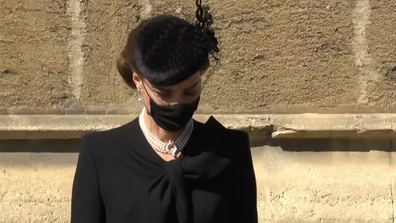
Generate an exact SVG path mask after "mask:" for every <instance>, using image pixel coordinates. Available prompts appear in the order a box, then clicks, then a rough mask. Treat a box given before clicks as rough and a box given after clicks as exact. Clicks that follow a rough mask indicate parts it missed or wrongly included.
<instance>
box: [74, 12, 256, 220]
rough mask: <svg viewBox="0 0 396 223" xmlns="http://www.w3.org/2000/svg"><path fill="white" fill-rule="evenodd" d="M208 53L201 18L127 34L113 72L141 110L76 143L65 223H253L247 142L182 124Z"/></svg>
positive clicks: (211, 45)
mask: <svg viewBox="0 0 396 223" xmlns="http://www.w3.org/2000/svg"><path fill="white" fill-rule="evenodd" d="M197 15H202V14H200V13H198V14H197ZM205 17H206V16H205ZM198 18H199V16H198ZM217 51H218V48H217V40H216V38H215V36H214V33H213V31H212V30H211V29H210V28H209V26H208V21H206V20H203V19H199V21H198V22H197V24H191V23H189V22H188V21H186V20H183V19H181V18H178V17H174V16H168V15H162V16H156V17H153V18H151V19H148V20H146V21H144V22H142V23H141V24H140V25H139V26H138V27H137V28H136V29H134V30H133V31H132V32H131V34H130V35H129V37H128V41H127V44H126V47H125V49H124V50H123V51H122V53H121V55H120V57H119V58H118V61H117V66H118V70H119V72H120V74H121V75H122V77H123V79H124V81H125V82H126V83H127V84H128V85H129V86H130V87H131V88H134V89H137V90H138V91H139V93H140V95H141V97H142V99H143V100H142V101H143V103H144V109H143V110H142V113H141V114H140V116H139V117H138V118H136V119H135V120H133V121H131V122H130V123H127V124H125V125H123V126H120V127H118V128H115V129H111V130H108V131H103V132H96V133H90V134H87V135H85V136H84V137H82V140H81V142H82V146H81V150H80V154H79V159H78V164H77V169H76V173H75V178H74V183H73V191H72V210H71V223H102V222H107V223H210V222H216V223H223V222H224V223H225V222H227V223H228V222H243V223H257V222H258V221H257V208H256V180H255V175H254V169H253V164H252V157H251V153H250V148H249V139H248V135H247V134H246V133H244V132H241V131H237V130H230V129H227V128H224V127H223V126H222V125H221V124H220V123H219V122H217V121H216V120H215V119H214V118H213V117H211V118H210V119H209V120H208V121H207V122H206V123H205V124H203V123H199V122H197V121H195V120H193V119H192V116H193V114H194V112H195V111H196V109H197V107H198V103H199V99H200V94H201V75H203V73H204V72H205V70H206V69H207V68H208V66H209V61H210V60H209V57H210V56H211V55H213V54H215V53H216V52H217Z"/></svg>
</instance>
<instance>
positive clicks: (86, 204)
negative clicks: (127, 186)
mask: <svg viewBox="0 0 396 223" xmlns="http://www.w3.org/2000/svg"><path fill="white" fill-rule="evenodd" d="M87 222H95V223H105V222H106V217H105V209H104V205H103V202H102V197H101V193H100V188H99V179H98V171H97V168H96V163H95V159H94V155H93V152H92V149H91V147H90V145H89V142H88V137H87V136H84V137H82V139H81V145H80V153H79V156H78V161H77V167H76V172H75V175H74V181H73V187H72V198H71V223H87Z"/></svg>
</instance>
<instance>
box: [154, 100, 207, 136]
mask: <svg viewBox="0 0 396 223" xmlns="http://www.w3.org/2000/svg"><path fill="white" fill-rule="evenodd" d="M149 98H150V112H148V114H149V115H150V116H151V117H152V118H153V119H154V121H155V123H157V125H158V126H159V127H161V128H162V129H164V130H166V131H169V132H176V131H180V130H181V129H182V128H184V127H185V126H186V125H187V123H188V122H189V121H190V120H191V119H192V116H193V115H194V112H195V111H196V110H197V108H198V104H199V100H200V97H198V98H197V99H196V100H195V101H193V102H192V103H190V104H178V105H176V106H159V105H157V104H156V103H155V102H154V101H153V99H151V97H150V96H149Z"/></svg>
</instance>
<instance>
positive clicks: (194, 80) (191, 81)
mask: <svg viewBox="0 0 396 223" xmlns="http://www.w3.org/2000/svg"><path fill="white" fill-rule="evenodd" d="M201 75H202V72H197V73H195V74H194V75H192V76H191V77H189V78H188V79H186V80H184V81H182V82H180V83H178V84H174V85H170V86H157V85H153V84H151V83H149V84H150V86H151V87H152V88H155V89H161V90H162V89H163V90H179V89H180V90H183V89H186V88H190V87H193V86H195V85H196V84H198V83H200V81H201Z"/></svg>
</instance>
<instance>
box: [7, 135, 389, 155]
mask: <svg viewBox="0 0 396 223" xmlns="http://www.w3.org/2000/svg"><path fill="white" fill-rule="evenodd" d="M79 143H80V141H79V139H69V140H4V141H0V153H1V152H11V153H13V152H15V153H18V152H21V153H77V152H78V150H79ZM251 146H252V147H261V146H269V147H278V148H279V147H280V148H282V150H283V151H286V152H370V151H384V152H394V151H396V149H395V146H396V143H395V141H394V139H390V138H389V139H387V138H381V139H373V138H354V139H347V138H346V139H336V138H334V139H263V140H260V141H252V142H251Z"/></svg>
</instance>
